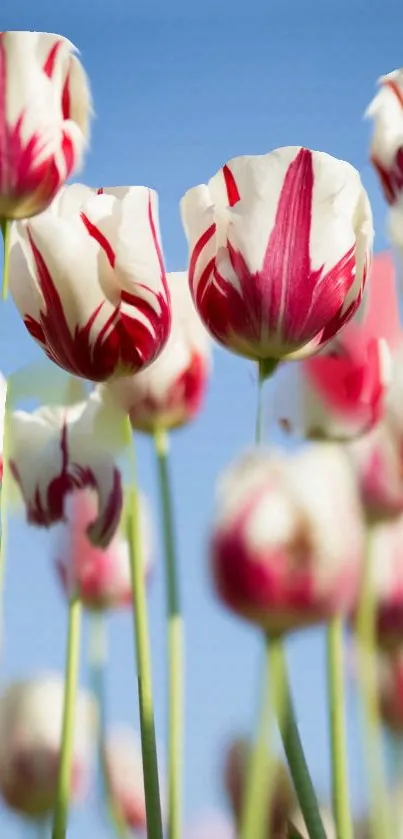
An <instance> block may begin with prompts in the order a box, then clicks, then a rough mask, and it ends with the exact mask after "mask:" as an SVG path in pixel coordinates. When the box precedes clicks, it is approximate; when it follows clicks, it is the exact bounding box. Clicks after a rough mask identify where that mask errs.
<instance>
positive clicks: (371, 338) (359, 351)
mask: <svg viewBox="0 0 403 839" xmlns="http://www.w3.org/2000/svg"><path fill="white" fill-rule="evenodd" d="M368 285H369V289H368V292H367V309H366V311H365V314H364V315H363V318H362V320H361V322H359V321H358V319H355V320H354V321H351V322H350V323H349V324H348V325H347V327H346V328H345V329H344V330H343V331H342V332H341V333H340V335H339V336H338V337H337V338H336V339H335V340H334V341H333V342H332V343H331V344H329V346H328V348H326V350H325V351H324V352H323V353H322V354H321V355H317V356H314V357H313V358H309V359H305V360H304V361H303V362H301V369H300V372H301V374H302V376H301V403H302V405H301V414H302V417H301V421H302V426H303V429H304V433H305V436H306V437H308V438H328V439H339V440H340V439H347V438H351V437H356V436H359V435H361V434H363V433H365V432H366V431H368V430H370V429H371V428H372V427H373V426H374V425H375V424H376V423H377V422H378V421H379V420H380V418H381V417H382V415H383V412H384V409H385V396H386V393H387V389H388V385H389V383H390V378H391V358H390V355H391V353H393V352H394V351H396V349H397V348H398V347H399V345H400V346H401V345H402V343H403V331H402V329H401V326H400V323H399V314H398V301H397V294H396V287H395V272H394V266H393V261H392V258H391V256H390V254H389V253H382V254H379V255H377V256H376V257H375V258H374V261H373V263H372V269H371V276H370V281H369V284H368Z"/></svg>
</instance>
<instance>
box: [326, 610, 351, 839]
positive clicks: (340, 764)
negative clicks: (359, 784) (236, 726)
mask: <svg viewBox="0 0 403 839" xmlns="http://www.w3.org/2000/svg"><path fill="white" fill-rule="evenodd" d="M343 658H344V656H343V620H342V618H341V617H340V616H339V615H336V616H335V617H334V618H332V620H331V621H330V623H329V626H328V628H327V679H328V694H329V695H328V707H329V716H330V742H331V756H332V797H333V814H334V818H335V822H336V835H337V839H353V826H352V821H351V811H350V801H349V783H348V760H347V735H346V714H345V703H346V698H345V692H344V661H343Z"/></svg>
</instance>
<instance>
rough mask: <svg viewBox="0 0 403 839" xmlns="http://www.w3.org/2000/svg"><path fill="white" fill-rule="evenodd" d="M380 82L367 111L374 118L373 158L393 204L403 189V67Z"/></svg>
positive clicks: (387, 197) (387, 198)
mask: <svg viewBox="0 0 403 839" xmlns="http://www.w3.org/2000/svg"><path fill="white" fill-rule="evenodd" d="M378 85H379V88H380V89H379V91H378V93H377V94H376V96H375V98H374V99H373V100H372V102H371V103H370V105H369V106H368V108H367V110H366V114H365V115H366V116H367V117H370V118H372V119H373V121H374V132H373V135H372V141H371V162H372V164H373V166H374V168H375V170H376V172H377V174H378V177H379V180H380V183H381V187H382V189H383V192H384V195H385V198H386V200H387V202H388V203H389V204H394V203H395V201H396V200H397V199H398V198H399V197H400V195H401V193H402V192H403V70H393V71H392V73H388V74H387V75H386V76H381V77H380V79H379V80H378Z"/></svg>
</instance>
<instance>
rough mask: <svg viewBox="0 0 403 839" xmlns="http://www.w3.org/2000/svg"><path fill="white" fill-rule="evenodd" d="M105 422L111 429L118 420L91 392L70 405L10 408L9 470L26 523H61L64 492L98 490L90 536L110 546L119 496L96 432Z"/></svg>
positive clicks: (103, 444)
mask: <svg viewBox="0 0 403 839" xmlns="http://www.w3.org/2000/svg"><path fill="white" fill-rule="evenodd" d="M108 421H109V422H110V432H111V426H112V425H113V423H114V422H115V421H116V423H118V421H120V418H118V417H115V415H113V414H111V413H110V412H109V408H108V409H105V407H104V405H103V403H102V401H101V399H100V397H99V395H98V394H95V393H94V394H91V396H90V397H89V399H88V400H87V401H85V402H81V403H78V404H76V405H72V406H69V407H46V408H40V409H39V410H37V411H34V412H33V413H31V414H30V413H27V412H26V411H14V412H13V414H12V417H11V422H10V425H11V433H10V441H9V452H8V454H9V462H10V470H11V473H12V475H13V477H14V480H15V481H16V483H17V484H18V487H19V489H20V492H21V495H22V498H23V500H24V503H25V507H26V515H27V520H28V522H30V523H31V524H35V525H38V526H41V527H50V526H51V525H53V524H56V523H57V522H60V521H63V520H64V519H65V500H66V497H67V496H68V494H69V493H70V492H72V491H73V490H77V489H83V488H86V487H89V488H91V489H93V490H95V492H96V494H97V498H98V507H97V510H96V511H95V513H94V519H93V520H92V521H91V523H90V524H89V526H88V528H87V533H88V536H89V538H90V539H91V541H92V542H93V543H94V544H95V545H98V546H102V547H104V546H106V545H108V544H109V542H110V541H111V539H112V537H113V535H114V533H115V532H116V530H117V528H118V526H119V520H120V514H121V510H122V503H123V498H122V485H121V477H120V472H119V470H118V468H117V466H116V464H115V461H114V457H113V453H112V451H110V450H109V447H108V445H107V441H106V440H105V439H104V438H103V435H102V434H101V433H100V432H101V428H102V424H103V423H104V422H108ZM111 434H112V432H111Z"/></svg>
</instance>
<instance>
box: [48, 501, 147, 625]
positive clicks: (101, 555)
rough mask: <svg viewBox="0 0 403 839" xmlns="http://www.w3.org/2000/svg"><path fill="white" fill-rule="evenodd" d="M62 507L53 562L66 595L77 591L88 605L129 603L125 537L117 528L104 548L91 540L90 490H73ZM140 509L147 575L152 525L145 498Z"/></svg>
mask: <svg viewBox="0 0 403 839" xmlns="http://www.w3.org/2000/svg"><path fill="white" fill-rule="evenodd" d="M64 509H65V516H66V522H65V524H62V525H61V526H60V529H59V531H58V534H57V536H58V541H57V550H56V556H57V559H56V564H57V569H58V572H59V575H60V578H61V581H62V584H63V587H64V590H65V592H66V595H67V597H70V596H71V595H73V594H78V595H79V596H80V599H81V600H82V602H83V604H84V606H86V608H87V609H111V608H118V607H122V606H130V605H131V603H132V586H131V574H130V558H129V546H128V542H127V540H126V538H125V537H124V536H123V534H122V533H121V532H120V531H117V532H116V533H115V535H114V537H113V538H112V540H111V542H110V543H109V545H108V546H107V547H106V548H104V549H102V548H100V547H98V546H96V545H93V544H92V542H90V540H89V538H88V528H89V527H90V526H91V523H92V522H93V521H94V519H95V518H96V515H97V498H96V495H95V493H94V492H93V491H91V490H88V489H84V490H78V491H76V492H73V493H72V494H71V495H69V496H68V497H67V498H66V502H65V507H64ZM140 513H141V518H140V522H141V545H142V551H143V563H144V574H145V576H148V574H149V571H150V568H151V545H150V542H151V535H150V531H151V528H150V524H149V519H148V509H147V507H146V505H145V500H144V498H141V507H140Z"/></svg>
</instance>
